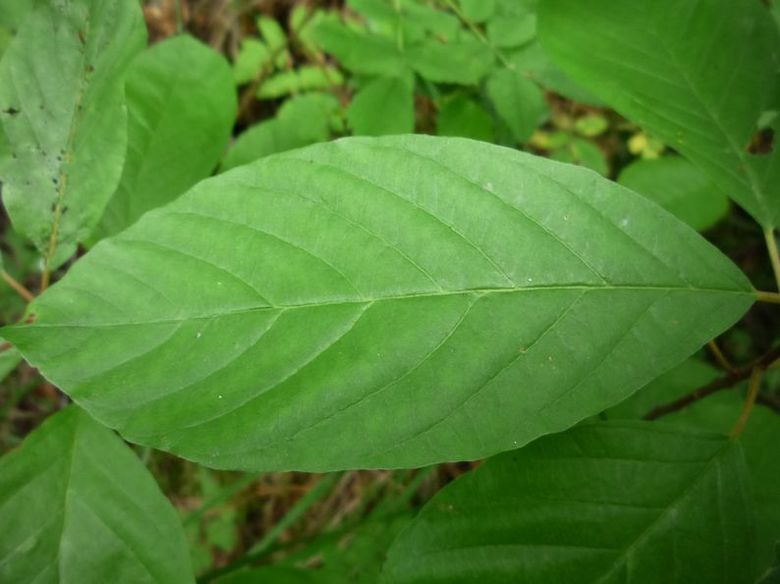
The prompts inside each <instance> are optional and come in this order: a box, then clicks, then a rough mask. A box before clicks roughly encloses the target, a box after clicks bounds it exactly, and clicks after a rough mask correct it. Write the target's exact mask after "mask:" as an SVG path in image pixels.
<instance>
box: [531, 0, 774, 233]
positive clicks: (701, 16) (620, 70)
mask: <svg viewBox="0 0 780 584" xmlns="http://www.w3.org/2000/svg"><path fill="white" fill-rule="evenodd" d="M540 10H541V19H540V20H541V23H542V27H541V31H542V37H543V41H544V45H545V48H546V49H547V50H548V51H549V52H550V53H551V54H552V55H553V57H554V58H555V60H556V61H557V62H558V63H559V64H560V65H561V66H562V67H563V69H564V70H566V71H567V72H568V73H569V74H570V75H571V76H572V77H573V78H574V79H576V80H577V81H578V82H579V83H581V84H582V85H583V86H584V87H586V88H587V89H588V90H590V91H592V92H593V93H595V94H596V95H598V96H600V97H601V98H602V99H604V100H605V101H606V102H607V103H609V104H610V105H612V106H614V107H615V109H616V110H617V111H619V112H620V113H622V114H623V115H625V116H626V117H628V118H629V119H631V120H633V121H635V122H636V123H638V124H639V125H640V126H642V127H644V128H646V129H647V130H649V131H650V132H652V133H653V134H655V135H657V136H658V137H659V138H661V139H662V140H664V141H665V142H666V143H668V144H669V145H671V146H673V147H674V148H675V149H677V150H678V151H679V152H681V153H682V154H683V155H684V156H686V157H688V158H690V160H691V161H692V162H694V163H695V164H696V165H697V166H699V167H700V168H701V169H702V170H703V171H704V172H706V173H707V174H708V175H709V176H711V177H712V179H713V181H714V182H715V184H717V185H718V187H719V188H720V189H721V190H722V191H723V192H724V193H725V194H726V195H728V196H730V197H732V198H733V199H734V200H735V201H736V202H737V203H739V204H740V205H741V206H742V207H743V208H744V209H745V210H746V211H748V212H749V213H750V214H751V215H753V217H755V218H756V220H757V221H759V222H760V223H761V224H762V225H763V226H764V227H765V228H771V227H774V226H776V225H778V222H779V221H780V191H778V189H779V188H780V187H778V185H780V180H778V179H780V158H778V155H777V152H778V149H777V148H775V149H774V150H773V152H772V153H770V154H766V155H754V154H751V153H750V152H749V151H748V146H749V144H750V141H751V138H752V136H753V135H754V133H755V132H756V130H757V122H758V120H759V118H760V117H761V114H762V113H763V112H764V111H765V110H768V109H777V106H778V103H777V97H778V94H777V83H776V82H775V80H776V78H777V63H778V62H779V61H780V38H779V35H778V29H777V26H776V24H775V23H774V22H773V21H772V20H771V19H770V18H769V15H768V14H767V10H766V8H765V7H764V6H763V5H762V3H761V2H753V1H751V0H738V1H735V2H723V1H721V0H703V1H701V2H690V3H685V4H684V6H682V5H681V4H680V3H679V2H676V1H674V0H663V1H657V2H628V1H621V2H615V1H613V0H595V1H594V2H587V3H584V2H580V1H579V0H550V1H545V2H541V4H540ZM672 15H673V17H672ZM735 23H739V26H736V25H735Z"/></svg>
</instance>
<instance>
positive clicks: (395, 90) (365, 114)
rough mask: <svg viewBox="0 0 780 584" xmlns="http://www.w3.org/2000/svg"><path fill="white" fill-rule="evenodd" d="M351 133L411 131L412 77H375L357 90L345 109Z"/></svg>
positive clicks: (367, 133)
mask: <svg viewBox="0 0 780 584" xmlns="http://www.w3.org/2000/svg"><path fill="white" fill-rule="evenodd" d="M347 121H348V123H349V125H350V127H351V128H352V130H353V132H354V134H355V135H358V136H383V135H387V134H411V133H412V132H414V79H413V76H412V75H405V76H403V77H378V78H377V79H374V80H372V81H370V82H368V83H367V84H366V85H365V86H363V87H362V88H361V89H360V91H358V92H357V93H356V94H355V96H354V97H353V98H352V103H350V104H349V108H348V109H347Z"/></svg>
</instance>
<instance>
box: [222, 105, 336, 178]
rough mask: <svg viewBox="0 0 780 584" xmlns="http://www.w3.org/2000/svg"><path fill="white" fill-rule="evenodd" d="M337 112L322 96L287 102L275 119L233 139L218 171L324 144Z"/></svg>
mask: <svg viewBox="0 0 780 584" xmlns="http://www.w3.org/2000/svg"><path fill="white" fill-rule="evenodd" d="M339 109H340V106H339V102H338V100H337V99H336V98H335V97H333V96H332V95H328V94H325V93H310V94H307V95H299V96H297V97H293V98H290V99H288V100H287V101H286V102H284V105H282V107H281V108H280V109H279V114H278V115H277V116H276V117H275V118H273V119H270V120H267V121H265V122H262V123H260V124H257V125H255V126H253V127H251V128H249V129H248V130H247V131H245V132H244V133H243V134H241V135H240V136H239V137H238V138H237V139H236V142H235V144H233V147H232V148H231V149H230V151H229V152H228V153H227V155H226V156H225V160H223V162H222V170H223V171H225V170H229V169H231V168H233V167H236V166H241V165H242V164H247V163H249V162H252V161H254V160H257V159H258V158H262V157H264V156H268V155H270V154H275V153H277V152H284V151H286V150H293V149H295V148H300V147H302V146H308V145H309V144H314V143H315V142H323V141H325V140H327V139H328V138H329V137H330V129H331V126H332V120H333V118H334V117H335V116H337V113H338V111H339Z"/></svg>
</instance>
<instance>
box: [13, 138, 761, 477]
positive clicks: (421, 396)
mask: <svg viewBox="0 0 780 584" xmlns="http://www.w3.org/2000/svg"><path fill="white" fill-rule="evenodd" d="M594 234H598V237H594ZM659 234H663V237H659ZM754 300H755V292H754V291H753V290H752V288H751V286H750V284H749V282H748V281H747V279H746V278H745V277H744V276H743V275H742V274H741V272H740V271H739V270H738V269H737V268H736V267H735V266H734V265H733V264H732V263H731V262H730V261H729V260H728V259H727V258H726V257H725V256H723V255H722V254H721V253H719V252H718V251H717V250H716V249H715V248H714V247H712V246H711V245H710V244H709V243H707V242H706V241H705V240H704V239H702V238H701V237H700V236H699V235H698V234H697V233H696V232H695V231H693V230H692V229H690V228H689V227H688V226H686V225H684V224H683V223H681V222H679V221H678V220H677V219H676V218H674V217H673V216H672V215H670V214H668V213H666V212H665V211H663V210H662V209H660V208H659V207H657V206H656V205H655V204H653V203H651V202H649V201H647V200H645V199H644V198H643V197H641V196H639V195H636V194H634V193H632V192H631V191H629V190H627V189H624V188H623V187H621V186H619V185H616V184H614V183H611V182H609V181H606V180H604V179H601V178H600V177H598V176H597V175H596V174H594V173H592V172H590V171H586V170H583V169H580V168H577V167H574V166H569V165H564V164H560V163H556V162H552V161H549V160H545V159H542V158H538V157H533V156H530V155H527V154H523V153H520V152H517V151H515V150H511V149H507V148H500V147H497V146H492V145H488V144H484V143H480V142H474V141H472V140H464V139H456V138H434V137H427V136H402V137H393V138H362V139H361V138H348V139H344V140H339V141H337V142H332V143H327V144H320V145H316V146H311V147H309V148H307V149H304V150H299V151H295V152H289V153H285V154H277V155H274V156H269V157H267V158H264V159H261V160H260V161H257V162H255V163H253V164H251V165H248V166H245V167H242V168H239V169H234V170H232V171H231V172H229V173H225V174H223V175H220V176H218V177H216V178H214V179H210V180H207V181H203V182H201V183H200V184H199V185H197V186H196V187H195V188H193V189H192V190H191V191H190V192H189V193H188V194H185V195H184V196H182V197H180V198H179V199H177V200H176V201H175V202H173V203H171V204H170V205H168V206H166V207H163V208H161V209H157V210H155V211H153V212H151V213H147V214H146V215H145V216H144V217H143V218H142V219H141V220H140V221H138V222H137V223H135V224H134V225H133V226H131V227H130V228H129V229H128V230H126V231H124V232H122V233H121V234H119V235H117V236H115V237H113V238H110V239H107V240H104V241H103V242H101V243H100V244H99V245H97V246H96V247H95V248H94V249H93V250H91V251H90V252H89V253H87V254H86V255H85V256H84V257H83V258H81V259H80V260H79V261H78V262H77V264H76V265H75V266H74V267H73V268H72V269H71V270H70V271H69V273H68V274H67V275H66V276H65V277H64V278H63V279H61V280H60V281H59V282H57V284H56V285H55V286H53V287H52V288H51V289H49V290H48V291H46V292H45V293H44V294H42V295H40V296H39V297H38V298H37V299H36V301H35V302H34V303H33V305H32V308H31V309H30V311H29V312H30V315H34V316H35V322H34V323H32V324H21V325H17V326H13V327H6V328H5V329H3V333H2V334H3V335H4V336H5V337H6V338H7V339H9V340H10V341H11V342H13V343H14V344H15V345H16V346H17V347H18V348H19V349H20V350H21V351H22V354H23V355H24V356H25V357H26V358H27V359H28V361H29V362H30V363H31V364H32V365H33V366H35V367H38V368H39V369H40V371H41V372H42V373H43V374H44V375H45V376H46V377H47V379H50V380H51V381H52V382H53V383H55V384H57V386H58V387H60V388H62V389H63V390H64V391H65V392H67V393H68V394H69V395H70V396H72V397H73V398H74V399H75V400H76V401H77V402H79V403H81V404H83V405H84V407H85V408H87V409H88V410H89V411H90V412H91V413H93V414H94V415H95V416H96V417H97V418H98V419H99V420H101V421H103V422H105V423H106V424H107V425H109V426H111V427H114V428H118V429H120V431H121V432H122V434H123V435H124V436H125V437H127V438H128V439H130V440H132V441H135V442H139V443H142V444H148V445H153V446H155V447H159V448H162V449H165V450H169V451H172V452H175V453H177V454H180V455H183V456H185V457H186V458H189V459H194V460H198V461H200V462H203V463H205V464H207V465H212V466H219V467H227V468H252V469H293V468H294V469H308V470H327V469H337V468H356V467H358V468H366V467H385V468H386V467H412V466H421V465H426V464H430V463H434V462H440V461H443V460H457V459H473V458H480V457H484V456H487V455H490V454H493V453H496V452H499V451H501V450H507V449H511V448H513V447H517V446H520V445H522V444H524V443H526V442H529V441H530V440H533V439H535V438H537V437H539V436H541V435H543V434H547V433H550V432H556V431H560V430H562V429H565V428H567V427H569V426H571V425H572V424H574V423H576V422H578V421H580V420H582V419H584V418H586V417H588V416H591V415H594V414H596V413H598V412H600V411H602V410H604V409H605V408H607V407H609V406H611V405H613V404H614V403H616V402H618V401H620V400H622V399H625V398H626V397H627V396H628V395H630V394H631V393H632V392H634V391H635V390H637V389H639V388H640V387H641V386H643V385H645V384H646V383H648V382H649V381H650V380H652V379H653V378H654V377H656V376H657V375H659V374H660V373H663V372H664V371H665V370H667V369H669V368H671V367H672V366H674V365H676V364H677V363H679V362H681V361H682V360H684V359H685V358H686V357H688V356H689V355H691V354H692V353H693V352H694V351H695V350H697V349H698V348H699V347H701V345H703V344H704V343H705V342H707V341H708V340H709V339H711V338H713V337H714V336H716V335H717V334H719V333H720V332H722V331H723V330H724V329H725V328H727V327H729V326H730V325H732V324H733V323H734V322H735V321H736V320H737V319H738V318H740V317H741V316H742V314H744V312H745V311H746V310H747V309H748V307H749V306H751V304H752V303H753V301H754Z"/></svg>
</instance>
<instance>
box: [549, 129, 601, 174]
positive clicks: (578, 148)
mask: <svg viewBox="0 0 780 584" xmlns="http://www.w3.org/2000/svg"><path fill="white" fill-rule="evenodd" d="M550 158H552V159H553V160H559V161H561V162H568V163H570V164H576V165H578V166H584V167H585V168H590V169H591V170H595V171H596V172H598V173H599V174H600V175H603V176H606V175H607V174H608V173H609V165H608V164H607V159H606V157H605V156H604V152H602V150H601V148H599V147H598V146H596V145H595V144H594V143H593V142H589V141H588V140H583V139H582V138H578V137H576V136H572V138H571V140H569V141H567V142H566V144H564V145H563V146H561V147H560V148H558V149H557V150H554V151H553V152H552V153H551V154H550Z"/></svg>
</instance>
